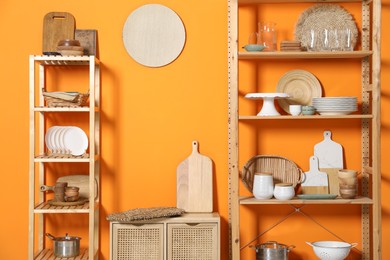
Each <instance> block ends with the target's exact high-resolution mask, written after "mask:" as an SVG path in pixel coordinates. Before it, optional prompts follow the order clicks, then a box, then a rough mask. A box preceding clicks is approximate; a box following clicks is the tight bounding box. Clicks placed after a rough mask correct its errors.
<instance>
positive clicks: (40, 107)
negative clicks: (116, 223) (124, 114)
mask: <svg viewBox="0 0 390 260" xmlns="http://www.w3.org/2000/svg"><path fill="white" fill-rule="evenodd" d="M29 66H30V71H29V72H30V73H29V75H30V79H29V85H30V123H29V124H30V153H29V235H28V240H29V242H28V245H29V247H28V259H57V258H56V257H54V252H53V241H51V240H49V239H48V238H46V236H45V233H46V232H53V230H54V229H55V227H54V229H53V227H52V230H48V229H47V226H48V217H54V218H55V217H56V216H59V215H61V216H65V217H66V218H67V219H68V218H69V219H73V221H78V218H79V217H81V215H83V216H86V217H83V218H84V219H87V221H84V222H88V224H85V225H86V226H85V231H84V233H86V234H88V237H85V236H84V237H82V242H83V244H84V245H85V244H88V247H87V248H86V247H82V248H81V249H80V256H79V258H78V259H97V258H98V245H99V243H98V241H99V204H100V202H99V200H100V199H99V194H98V191H99V180H100V173H99V172H100V141H99V140H100V62H99V60H98V59H96V57H95V56H68V57H65V56H64V57H63V56H35V55H30V57H29ZM76 68H77V70H79V69H81V74H82V75H86V78H85V82H88V83H85V86H82V88H83V92H80V93H88V92H89V104H88V102H87V103H86V104H83V105H82V106H79V105H76V106H63V107H52V106H47V103H46V101H45V99H44V97H43V94H42V91H43V90H44V89H47V91H58V90H56V87H57V86H56V84H57V83H58V82H59V81H56V80H53V79H52V78H53V77H54V78H56V76H57V74H56V73H57V72H58V73H60V74H61V73H63V72H67V73H68V72H70V73H73V72H74V71H75V69H76ZM51 73H52V74H54V76H53V75H52V74H51ZM48 74H50V76H51V77H49V75H48ZM72 75H73V74H72ZM70 78H72V77H70ZM83 82H84V81H83ZM76 84H77V83H76ZM69 88H70V89H67V90H63V91H74V89H73V88H72V87H71V86H70V87H69ZM75 115H76V116H75ZM49 118H50V119H51V120H48V119H49ZM64 118H68V119H71V120H80V121H82V122H78V121H72V124H74V125H77V124H82V125H83V128H84V131H85V132H86V133H87V135H88V141H89V142H88V143H89V144H88V145H89V147H88V149H87V151H86V152H85V153H84V154H82V155H80V156H74V155H70V154H56V153H54V152H53V151H50V150H49V149H48V148H47V146H46V144H45V134H46V131H47V130H48V128H49V127H50V124H52V122H53V121H54V122H55V123H56V124H58V125H63V124H64V123H63V122H61V120H62V119H64ZM75 118H78V119H75ZM65 124H66V123H65ZM65 165H68V166H70V167H71V166H74V167H76V168H77V169H79V168H80V169H84V170H83V172H82V174H84V175H85V176H89V178H88V177H87V178H88V181H87V182H88V184H87V185H88V186H89V198H88V199H89V201H88V202H86V203H84V204H82V205H77V206H66V205H65V206H62V205H60V206H58V205H52V204H50V203H49V195H47V194H45V193H43V192H40V187H41V186H42V185H54V183H53V182H51V183H48V182H47V181H48V180H49V179H50V176H49V175H51V174H52V173H53V172H55V173H56V175H61V174H64V173H63V172H62V171H61V170H62V168H66V167H64V166H65ZM53 169H54V170H53ZM52 179H53V178H52ZM54 180H55V179H54ZM52 181H53V180H52ZM57 214H58V215H57ZM75 219H76V220H75ZM52 226H53V225H52ZM83 228H84V227H78V229H83ZM54 232H56V231H55V230H54ZM70 232H73V233H72V234H69V235H75V233H76V235H77V230H76V231H74V230H73V231H70ZM53 235H55V236H65V233H64V234H63V235H59V234H58V233H56V234H53ZM84 241H87V242H84Z"/></svg>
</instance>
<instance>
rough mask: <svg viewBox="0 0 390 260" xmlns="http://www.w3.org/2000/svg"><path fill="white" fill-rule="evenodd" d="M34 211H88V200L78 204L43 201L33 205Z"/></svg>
mask: <svg viewBox="0 0 390 260" xmlns="http://www.w3.org/2000/svg"><path fill="white" fill-rule="evenodd" d="M34 213H89V202H88V201H87V202H85V203H84V204H83V205H78V206H53V205H50V204H49V202H47V201H45V202H42V203H40V204H38V205H36V206H35V209H34Z"/></svg>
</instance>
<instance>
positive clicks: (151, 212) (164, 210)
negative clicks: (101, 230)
mask: <svg viewBox="0 0 390 260" xmlns="http://www.w3.org/2000/svg"><path fill="white" fill-rule="evenodd" d="M184 212H185V211H184V210H183V209H179V208H175V207H155V208H136V209H131V210H128V211H124V212H118V213H112V214H110V215H108V216H107V220H108V221H117V222H132V221H137V220H149V219H155V218H167V217H177V216H181V215H182V214H183V213H184Z"/></svg>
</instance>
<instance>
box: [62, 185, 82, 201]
mask: <svg viewBox="0 0 390 260" xmlns="http://www.w3.org/2000/svg"><path fill="white" fill-rule="evenodd" d="M79 189H80V188H79V187H75V186H69V187H65V201H67V202H73V201H77V200H78V199H79Z"/></svg>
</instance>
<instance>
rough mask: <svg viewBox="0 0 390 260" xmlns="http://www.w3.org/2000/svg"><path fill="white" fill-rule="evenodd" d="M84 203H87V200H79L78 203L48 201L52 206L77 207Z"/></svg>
mask: <svg viewBox="0 0 390 260" xmlns="http://www.w3.org/2000/svg"><path fill="white" fill-rule="evenodd" d="M86 202H88V199H86V198H80V199H79V200H78V201H71V202H66V201H65V202H63V201H54V200H49V201H48V203H49V204H50V205H52V206H78V205H83V204H84V203H86Z"/></svg>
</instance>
